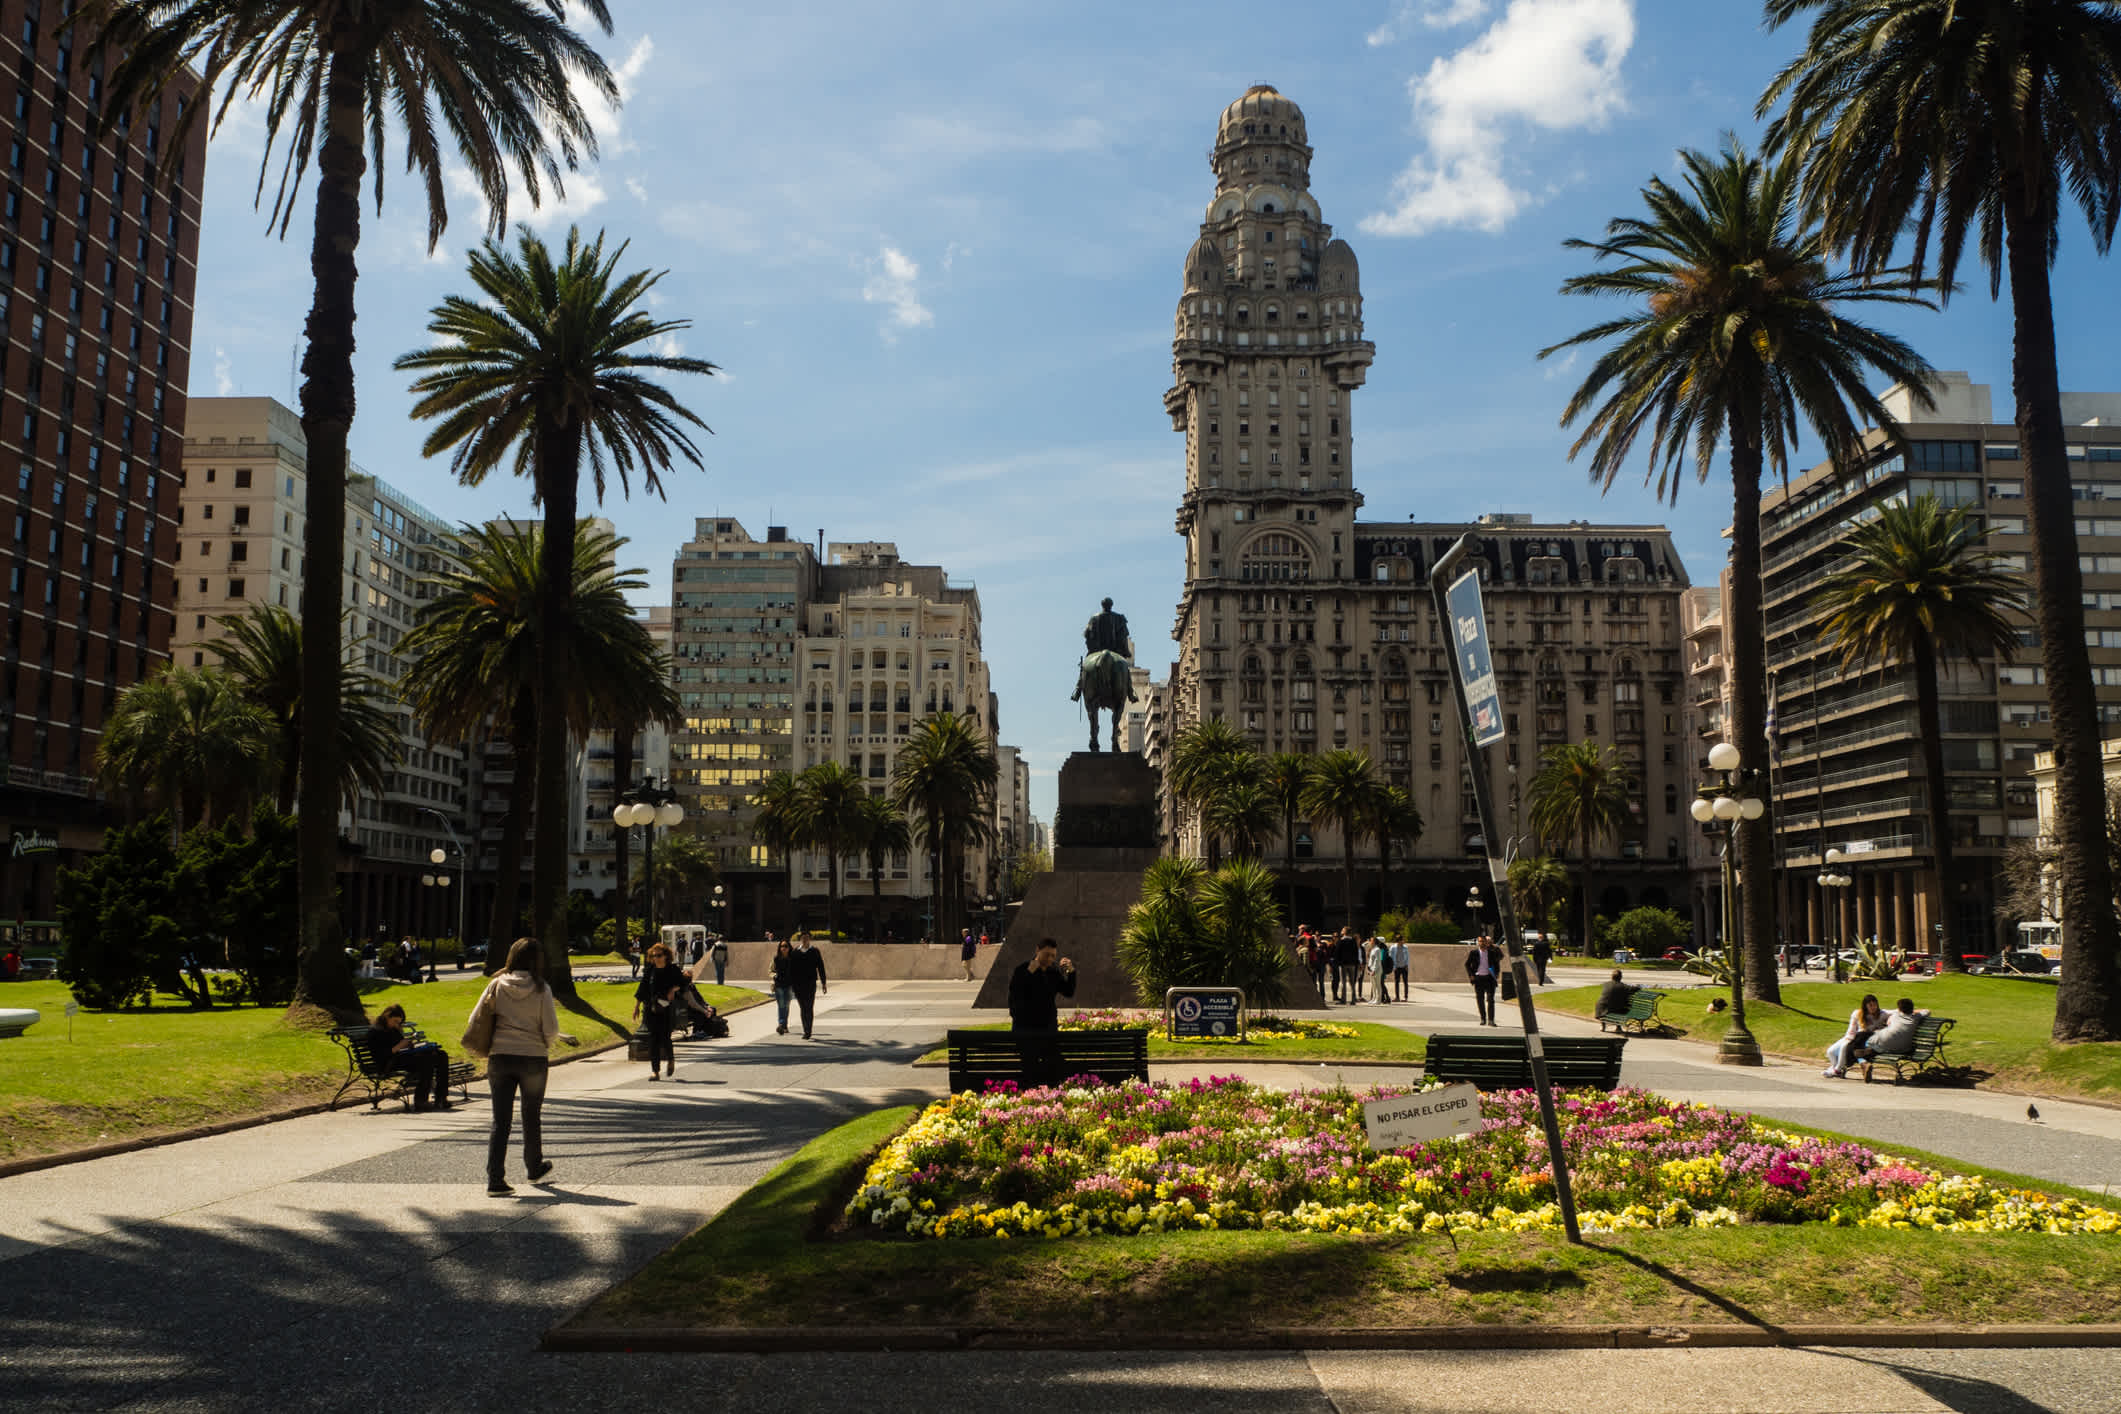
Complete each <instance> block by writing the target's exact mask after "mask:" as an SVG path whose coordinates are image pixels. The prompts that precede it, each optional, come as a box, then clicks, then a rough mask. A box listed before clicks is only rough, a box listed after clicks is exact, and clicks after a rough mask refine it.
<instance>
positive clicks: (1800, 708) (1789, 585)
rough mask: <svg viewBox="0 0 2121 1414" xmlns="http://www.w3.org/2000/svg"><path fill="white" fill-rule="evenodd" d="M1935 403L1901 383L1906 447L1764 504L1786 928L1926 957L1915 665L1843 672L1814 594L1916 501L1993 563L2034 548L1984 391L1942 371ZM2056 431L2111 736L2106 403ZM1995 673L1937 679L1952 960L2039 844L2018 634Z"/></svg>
mask: <svg viewBox="0 0 2121 1414" xmlns="http://www.w3.org/2000/svg"><path fill="white" fill-rule="evenodd" d="M1940 380H1941V381H1940V383H1939V386H1938V387H1937V388H1936V389H1935V390H1934V391H1935V395H1936V402H1937V406H1936V407H1935V408H1934V409H1924V408H1922V407H1920V406H1918V405H1917V404H1916V403H1915V400H1914V399H1913V398H1912V397H1910V396H1909V395H1908V394H1907V392H1906V391H1905V390H1904V389H1897V388H1896V389H1893V390H1891V391H1889V392H1888V393H1887V394H1886V395H1885V402H1886V406H1887V407H1888V409H1889V410H1890V411H1891V412H1892V414H1893V416H1894V417H1895V418H1896V419H1897V420H1899V421H1900V423H1901V424H1902V427H1903V429H1904V431H1905V435H1906V438H1907V443H1908V445H1907V448H1906V450H1905V451H1904V452H1903V451H1899V450H1896V449H1894V448H1893V447H1892V446H1891V445H1890V444H1889V443H1888V442H1887V441H1886V439H1885V437H1884V436H1883V434H1880V433H1876V432H1874V433H1872V434H1871V435H1870V436H1869V438H1868V439H1867V443H1866V445H1867V447H1868V449H1869V454H1868V458H1867V460H1866V462H1865V463H1864V465H1863V467H1862V468H1861V470H1860V471H1859V472H1858V473H1856V474H1854V475H1849V476H1840V475H1837V474H1836V473H1835V471H1834V469H1833V468H1831V467H1829V466H1824V465H1822V466H1820V467H1817V468H1814V469H1813V470H1812V471H1810V472H1808V473H1807V474H1805V475H1804V476H1802V477H1800V478H1798V479H1797V480H1795V481H1793V482H1792V483H1791V484H1790V486H1789V488H1788V490H1787V491H1786V492H1785V491H1784V490H1782V489H1781V488H1776V489H1775V490H1773V491H1771V492H1770V493H1769V494H1768V495H1767V496H1766V497H1764V498H1763V501H1762V511H1761V538H1762V551H1763V556H1764V573H1765V580H1766V582H1765V586H1764V612H1765V614H1766V628H1767V640H1768V645H1767V646H1768V670H1769V674H1770V679H1771V690H1772V692H1773V694H1774V700H1775V703H1776V707H1775V724H1776V746H1777V750H1778V761H1777V769H1776V782H1775V792H1776V801H1777V811H1778V813H1777V815H1776V831H1777V836H1778V844H1779V848H1780V851H1781V862H1782V864H1783V882H1782V904H1783V910H1784V911H1783V918H1784V928H1785V932H1786V934H1788V935H1790V936H1795V937H1803V938H1809V939H1813V940H1818V939H1821V938H1823V937H1828V936H1831V937H1836V938H1849V937H1854V936H1865V937H1873V936H1875V937H1877V938H1878V939H1879V940H1880V941H1881V942H1883V943H1885V944H1886V945H1888V946H1892V947H1902V948H1926V947H1928V946H1930V945H1931V943H1932V941H1933V939H1934V936H1935V926H1936V925H1937V924H1938V922H1939V921H1940V920H1939V919H1938V918H1936V917H1934V916H1933V906H1932V902H1931V885H1932V880H1933V860H1934V853H1933V846H1932V842H1931V839H1930V833H1929V825H1928V816H1927V807H1926V804H1925V802H1926V800H1927V795H1926V790H1927V787H1926V786H1925V784H1924V783H1923V772H1922V767H1921V759H1920V755H1919V750H1918V748H1919V744H1920V743H1919V740H1918V736H1917V722H1916V715H1915V683H1914V679H1913V674H1912V670H1885V669H1881V668H1879V667H1876V666H1868V667H1866V668H1865V669H1863V670H1862V671H1860V672H1850V671H1847V670H1845V669H1844V668H1843V667H1842V665H1841V660H1840V658H1839V656H1838V654H1836V653H1835V652H1834V651H1833V648H1832V646H1831V644H1830V643H1828V642H1827V641H1826V639H1825V636H1824V633H1823V626H1822V618H1821V615H1820V614H1819V612H1818V611H1817V610H1816V609H1815V607H1814V606H1813V604H1812V600H1811V590H1812V587H1813V586H1814V585H1815V584H1816V583H1817V582H1818V580H1819V578H1820V576H1822V575H1824V574H1826V573H1828V572H1830V571H1831V570H1833V569H1834V568H1835V567H1836V566H1838V565H1840V564H1841V563H1843V562H1844V561H1845V551H1844V550H1843V549H1842V548H1841V544H1840V542H1841V538H1842V536H1843V535H1844V534H1845V533H1846V532H1847V531H1848V530H1849V528H1850V527H1852V526H1853V525H1855V524H1857V523H1859V522H1860V521H1862V520H1863V519H1865V518H1866V517H1868V516H1869V515H1871V514H1874V513H1875V509H1876V508H1877V507H1878V506H1880V505H1882V504H1885V503H1887V502H1889V501H1894V500H1900V499H1904V498H1908V497H1913V496H1921V495H1930V496H1934V497H1936V498H1937V499H1938V500H1939V501H1941V502H1942V503H1944V504H1945V505H1947V506H1965V507H1970V508H1973V509H1974V510H1975V511H1977V512H1978V513H1979V515H1980V517H1981V519H1982V520H1983V522H1984V523H1985V524H1986V526H1987V528H1988V531H1989V539H1988V546H1989V548H1990V549H1992V550H1994V551H1996V552H1998V553H1999V554H2001V555H2002V556H2003V560H2004V564H2005V566H2006V567H2007V568H2010V569H2016V570H2023V569H2025V568H2026V564H2027V560H2028V557H2029V555H2030V552H2031V541H2030V538H2029V537H2028V536H2027V534H2026V521H2025V511H2024V497H2025V481H2024V474H2023V472H2022V470H2021V469H2020V463H2019V456H2018V437H2017V429H2016V427H2015V426H2014V425H2013V424H2010V423H1999V422H1997V421H1996V419H1995V416H1994V412H1993V409H1992V398H1991V394H1990V390H1989V388H1988V387H1987V386H1986V385H1984V384H1979V383H1974V382H1972V381H1970V380H1969V378H1968V377H1967V375H1966V374H1964V373H1944V374H1941V375H1940ZM2062 404H2063V407H2062V410H2063V420H2064V422H2065V424H2066V428H2065V431H2066V433H2067V436H2068V442H2069V465H2070V475H2071V480H2072V482H2073V486H2074V490H2075V494H2076V498H2077V502H2078V511H2077V546H2078V554H2079V562H2080V565H2081V567H2082V570H2083V574H2084V589H2083V593H2084V611H2085V612H2084V621H2085V638H2086V641H2087V645H2088V647H2089V649H2090V652H2091V659H2092V665H2093V666H2092V671H2093V675H2094V677H2095V679H2096V681H2097V683H2098V690H2099V694H2100V697H2101V701H2102V706H2101V708H2100V712H2101V718H2102V720H2105V721H2108V722H2113V723H2117V724H2121V504H2117V503H2121V393H2065V394H2063V395H2062ZM2020 642H2021V644H2022V647H2021V648H2020V650H2019V652H2018V654H2017V656H2016V659H2015V660H2014V661H2011V662H2007V663H1995V662H1979V663H1964V662H1954V663H1948V664H1945V665H1943V667H1942V669H1941V671H1940V684H1939V685H1940V689H1941V692H1942V695H1943V703H1942V707H1943V738H1944V766H1945V772H1946V776H1947V781H1946V784H1945V789H1946V791H1947V792H1948V793H1949V799H1950V808H1951V812H1952V832H1953V843H1954V868H1953V877H1952V878H1951V879H1949V880H1946V881H1945V890H1944V898H1945V906H1946V907H1947V908H1950V909H1952V910H1953V911H1955V913H1956V914H1957V917H1958V919H1959V922H1960V924H1961V927H1962V930H1963V932H1962V937H1963V938H1964V939H1965V940H1966V942H1967V943H1968V945H1969V946H1982V945H1990V946H1993V945H1995V944H1997V943H1999V942H2001V941H2003V940H2005V939H2006V938H2007V937H2008V936H2009V932H2010V929H2011V927H2012V925H2013V924H2014V923H2015V922H2016V920H2014V919H2009V918H2004V917H2001V916H1999V912H1998V909H1997V898H1998V893H1999V888H1998V882H1997V877H1996V874H1997V869H1998V866H1999V864H2000V862H2001V860H2002V857H2003V854H2004V852H2005V850H2006V848H2007V846H2008V845H2009V843H2010V841H2012V840H2013V839H2025V838H2031V837H2033V836H2035V835H2036V834H2037V833H2038V832H2039V820H2038V809H2037V801H2036V793H2035V786H2034V782H2033V779H2032V771H2033V766H2034V759H2035V757H2036V756H2037V755H2038V754H2039V753H2040V752H2042V751H2043V750H2046V749H2048V748H2049V747H2050V746H2051V745H2052V742H2051V734H2050V732H2049V729H2048V726H2047V717H2048V707H2047V689H2046V683H2045V675H2044V671H2043V669H2042V667H2041V665H2040V654H2039V650H2038V645H2037V639H2036V636H2035V631H2034V629H2033V627H2032V625H2031V623H2030V622H2029V621H2028V623H2027V624H2026V626H2025V627H2024V628H2023V629H2022V630H2021V632H2020ZM1829 848H1838V849H1839V850H1841V851H1842V854H1843V856H1844V858H1843V861H1842V864H1841V867H1840V871H1839V872H1840V873H1842V874H1845V875H1848V876H1849V877H1850V878H1851V879H1852V880H1853V883H1852V884H1851V885H1850V886H1849V887H1847V888H1844V889H1839V890H1835V891H1833V892H1834V894H1835V895H1836V896H1835V897H1833V898H1826V897H1824V896H1823V895H1824V893H1825V892H1826V891H1823V890H1821V888H1820V887H1819V885H1818V883H1817V876H1818V874H1819V873H1820V867H1821V857H1822V851H1823V850H1825V849H1829Z"/></svg>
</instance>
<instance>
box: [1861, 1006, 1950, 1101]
mask: <svg viewBox="0 0 2121 1414" xmlns="http://www.w3.org/2000/svg"><path fill="white" fill-rule="evenodd" d="M1953 1025H1954V1022H1953V1020H1952V1018H1951V1017H1948V1016H1925V1017H1923V1018H1922V1019H1921V1020H1920V1021H1918V1022H1916V1023H1915V1044H1914V1047H1913V1048H1912V1049H1911V1050H1905V1051H1886V1052H1883V1053H1882V1054H1879V1055H1869V1054H1865V1055H1864V1056H1862V1057H1861V1059H1862V1061H1863V1083H1864V1084H1866V1085H1868V1084H1870V1081H1871V1067H1872V1066H1875V1065H1889V1066H1891V1067H1892V1068H1893V1083H1894V1084H1895V1085H1898V1084H1899V1083H1900V1082H1901V1080H1902V1079H1904V1078H1905V1077H1906V1076H1909V1075H1920V1074H1921V1073H1922V1072H1923V1071H1925V1070H1927V1069H1928V1068H1929V1067H1931V1066H1935V1067H1937V1068H1938V1069H1939V1070H1949V1069H1950V1068H1951V1062H1950V1061H1948V1060H1946V1059H1945V1058H1944V1045H1945V1041H1944V1033H1945V1032H1947V1031H1949V1030H1951V1028H1952V1026H1953Z"/></svg>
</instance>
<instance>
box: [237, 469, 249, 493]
mask: <svg viewBox="0 0 2121 1414" xmlns="http://www.w3.org/2000/svg"><path fill="white" fill-rule="evenodd" d="M249 486H250V468H249V467H247V466H239V467H237V468H236V487H237V489H239V490H247V489H248V488H249Z"/></svg>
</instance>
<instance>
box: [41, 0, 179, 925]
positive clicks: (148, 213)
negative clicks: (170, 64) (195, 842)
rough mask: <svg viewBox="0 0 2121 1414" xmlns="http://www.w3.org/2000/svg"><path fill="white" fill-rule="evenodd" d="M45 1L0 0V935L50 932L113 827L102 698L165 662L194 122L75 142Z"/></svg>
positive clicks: (170, 98) (123, 120)
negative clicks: (2, 837) (177, 145)
mask: <svg viewBox="0 0 2121 1414" xmlns="http://www.w3.org/2000/svg"><path fill="white" fill-rule="evenodd" d="M67 8H69V7H64V6H61V5H60V4H59V3H57V0H42V3H39V2H38V0H27V3H25V0H0V61H4V62H5V64H6V67H7V69H8V71H9V72H11V73H13V74H14V75H15V86H14V95H15V96H14V101H13V103H12V105H11V108H10V114H9V116H8V118H6V119H5V120H4V122H0V131H4V132H5V134H6V141H7V153H8V167H7V171H6V172H5V173H4V174H0V177H4V181H0V184H4V186H5V196H4V206H0V324H4V326H5V328H6V331H7V340H8V345H9V347H8V348H7V349H6V351H5V352H6V358H5V361H4V367H0V454H4V455H6V456H7V457H9V458H10V462H9V465H8V466H7V468H6V470H5V473H4V475H0V500H4V502H5V515H6V521H7V523H8V524H9V525H10V526H11V527H12V530H11V538H10V539H9V541H8V542H7V547H6V554H5V557H4V558H5V561H6V574H7V597H6V605H7V608H6V613H7V622H6V633H5V638H4V641H0V744H4V747H5V750H4V752H0V755H4V756H5V759H6V763H7V772H6V776H5V778H4V779H0V827H4V828H5V830H6V831H7V838H8V842H9V850H8V854H7V856H6V864H5V876H6V877H5V885H4V891H5V897H4V902H0V919H5V920H6V922H5V924H4V925H0V926H8V927H11V926H12V925H14V924H16V923H18V922H42V921H48V920H50V919H51V918H52V916H53V892H54V887H55V884H56V880H57V875H58V871H59V869H60V868H62V867H65V866H68V865H71V864H72V863H74V862H76V861H77V860H78V858H79V857H80V856H81V855H82V854H84V853H91V852H94V851H95V850H97V849H99V848H101V846H102V830H103V827H104V826H105V825H106V824H108V823H110V822H111V821H112V819H113V818H114V817H113V816H112V814H111V812H110V811H109V810H108V809H107V808H106V806H105V805H104V803H103V801H102V800H101V798H100V795H99V793H98V791H97V788H96V786H95V785H94V782H93V776H94V774H95V769H96V751H97V745H98V742H99V741H100V739H101V735H102V728H103V723H104V720H105V719H106V718H107V717H108V716H109V714H110V710H111V706H112V704H113V702H114V701H115V700H116V698H117V696H118V694H119V693H120V692H122V691H123V690H124V689H125V688H127V687H128V686H130V685H132V684H133V683H135V682H137V681H139V680H140V679H141V678H144V677H146V676H147V675H148V674H149V672H150V671H151V670H152V669H153V668H154V667H155V666H156V665H157V664H159V663H162V662H165V661H167V659H168V656H169V642H170V625H171V607H170V601H171V592H172V570H171V565H170V553H171V551H172V549H173V548H174V546H175V543H176V533H175V526H174V524H173V521H172V519H171V517H172V513H173V512H174V511H175V509H176V503H177V488H178V483H179V482H180V480H181V479H182V473H181V470H180V467H179V463H178V457H179V455H180V447H179V442H180V438H181V433H182V431H183V428H184V401H185V398H184V390H185V387H186V381H187V379H188V377H189V373H190V365H191V357H190V348H191V335H192V291H193V286H194V284H195V282H196V279H197V258H198V245H199V224H198V217H199V192H200V188H201V185H202V183H203V181H204V179H205V175H206V125H205V124H204V123H200V124H197V125H195V126H194V127H193V128H192V130H191V132H190V133H189V135H188V138H187V141H186V143H185V146H184V149H183V150H182V151H175V150H172V149H170V148H169V147H167V146H166V145H165V144H164V142H163V135H164V133H166V132H167V131H169V130H170V129H171V128H172V127H173V126H174V124H175V121H176V115H177V113H178V112H179V110H180V109H181V107H182V105H183V104H184V103H185V102H186V101H188V100H189V99H190V98H191V96H192V92H193V88H194V86H195V83H196V80H195V79H194V78H193V77H192V76H191V75H190V74H189V73H185V74H182V75H180V76H179V77H178V78H177V80H176V82H175V83H174V84H173V85H172V87H171V90H170V91H169V92H168V93H166V94H165V95H164V96H163V97H162V98H161V99H159V100H158V101H157V102H156V103H155V105H154V106H153V107H152V108H150V109H149V110H148V111H147V112H145V113H144V114H140V115H137V116H136V115H133V114H114V115H109V116H111V117H112V119H113V121H112V123H111V126H110V127H108V128H106V129H105V130H104V132H103V134H102V136H101V137H100V138H99V139H98V140H97V141H95V142H93V143H92V142H90V141H89V134H88V125H89V122H90V120H91V117H92V115H94V114H95V113H96V112H97V111H98V109H99V105H100V104H101V103H102V101H103V97H104V94H103V73H102V70H101V68H100V67H99V66H96V65H90V64H88V63H86V62H85V61H84V60H83V59H82V58H81V52H82V51H83V50H84V49H85V48H86V40H87V37H86V36H85V35H83V34H81V33H79V32H76V31H73V30H67V29H62V28H61V27H60V22H61V20H62V19H63V18H64V16H65V13H66V10H67Z"/></svg>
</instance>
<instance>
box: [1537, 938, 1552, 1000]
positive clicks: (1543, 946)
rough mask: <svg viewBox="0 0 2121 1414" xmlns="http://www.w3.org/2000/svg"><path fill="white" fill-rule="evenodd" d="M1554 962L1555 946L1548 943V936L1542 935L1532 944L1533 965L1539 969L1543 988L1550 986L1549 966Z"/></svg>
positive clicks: (1540, 982)
mask: <svg viewBox="0 0 2121 1414" xmlns="http://www.w3.org/2000/svg"><path fill="white" fill-rule="evenodd" d="M1553 960H1554V945H1553V944H1552V943H1550V942H1548V941H1547V935H1546V934H1544V933H1541V934H1540V935H1539V937H1538V938H1537V939H1535V940H1534V941H1533V943H1532V965H1533V966H1534V967H1536V968H1538V969H1539V985H1540V986H1542V987H1544V986H1547V985H1549V984H1548V982H1547V964H1548V963H1549V962H1552V961H1553Z"/></svg>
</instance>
